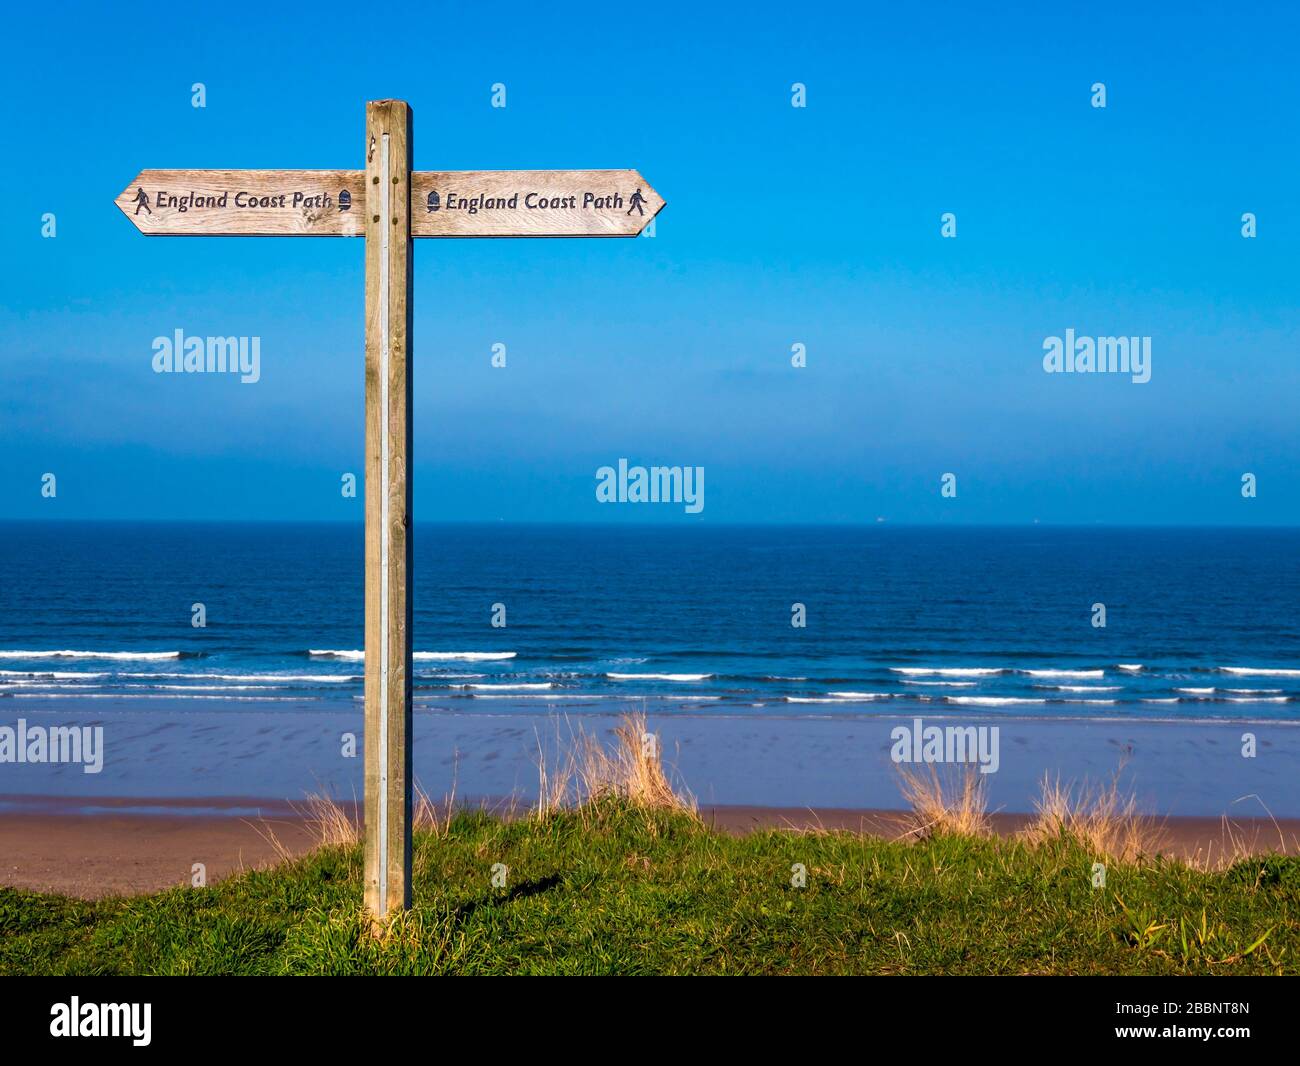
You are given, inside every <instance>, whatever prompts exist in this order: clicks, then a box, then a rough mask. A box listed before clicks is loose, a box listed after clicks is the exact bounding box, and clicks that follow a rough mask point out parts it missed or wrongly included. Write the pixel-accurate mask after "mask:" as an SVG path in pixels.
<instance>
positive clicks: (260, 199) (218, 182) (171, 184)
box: [115, 170, 365, 237]
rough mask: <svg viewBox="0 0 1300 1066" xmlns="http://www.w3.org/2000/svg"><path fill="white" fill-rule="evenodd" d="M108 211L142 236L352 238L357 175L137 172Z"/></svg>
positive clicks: (360, 193)
mask: <svg viewBox="0 0 1300 1066" xmlns="http://www.w3.org/2000/svg"><path fill="white" fill-rule="evenodd" d="M345 192H346V193H347V194H348V196H347V198H345V197H343V196H342V194H343V193H345ZM142 193H143V200H142V199H141V194H142ZM348 198H350V199H351V204H350V205H347V199H348ZM115 203H116V204H117V206H118V207H119V208H120V209H121V210H122V213H123V214H125V215H126V217H127V218H129V219H130V220H131V222H132V223H133V224H134V225H135V227H136V228H137V229H138V230H140V232H141V233H144V234H147V235H149V236H160V237H168V236H172V237H175V236H189V237H203V236H207V237H262V236H266V237H270V236H282V237H360V236H361V235H362V231H363V229H364V216H365V172H364V171H360V170H142V171H140V173H139V174H137V175H136V176H135V178H134V179H132V181H131V184H130V185H128V186H127V187H126V188H125V189H123V190H122V192H121V194H120V195H119V196H118V197H117V200H116V201H115Z"/></svg>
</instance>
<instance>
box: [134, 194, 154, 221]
mask: <svg viewBox="0 0 1300 1066" xmlns="http://www.w3.org/2000/svg"><path fill="white" fill-rule="evenodd" d="M133 202H134V203H135V213H136V214H137V215H138V214H139V213H140V208H142V207H143V208H144V211H145V214H147V215H152V214H153V211H152V210H150V208H149V194H148V193H147V192H145V191H144V189H137V190H136V194H135V200H134V201H133Z"/></svg>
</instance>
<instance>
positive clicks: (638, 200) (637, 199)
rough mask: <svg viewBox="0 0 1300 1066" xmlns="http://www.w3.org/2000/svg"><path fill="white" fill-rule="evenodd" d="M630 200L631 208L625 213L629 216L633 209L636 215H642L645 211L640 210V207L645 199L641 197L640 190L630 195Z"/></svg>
mask: <svg viewBox="0 0 1300 1066" xmlns="http://www.w3.org/2000/svg"><path fill="white" fill-rule="evenodd" d="M630 200H631V203H632V206H631V207H629V208H628V209H627V213H628V214H629V215H630V214H631V213H632V211H633V209H635V210H636V213H637V214H638V215H644V214H645V211H643V210H642V209H641V205H642V204H643V203H645V197H644V196H642V195H641V190H640V189H637V191H636V192H634V193H633V194H632V195H631V197H630Z"/></svg>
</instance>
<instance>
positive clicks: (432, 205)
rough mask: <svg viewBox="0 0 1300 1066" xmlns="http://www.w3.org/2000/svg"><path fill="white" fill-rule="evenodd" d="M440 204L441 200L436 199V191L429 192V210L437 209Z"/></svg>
mask: <svg viewBox="0 0 1300 1066" xmlns="http://www.w3.org/2000/svg"><path fill="white" fill-rule="evenodd" d="M441 206H442V201H441V200H439V199H438V193H437V191H436V190H435V191H434V192H431V193H429V210H430V211H431V212H432V211H437V210H438V208H440V207H441Z"/></svg>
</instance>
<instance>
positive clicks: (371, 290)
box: [365, 100, 412, 918]
mask: <svg viewBox="0 0 1300 1066" xmlns="http://www.w3.org/2000/svg"><path fill="white" fill-rule="evenodd" d="M365 188H366V195H365V235H366V632H365V640H366V682H365V694H366V704H365V706H366V741H365V751H366V845H365V879H366V888H365V902H366V908H367V909H368V910H369V912H370V913H371V914H372V915H373V916H375V917H377V918H382V917H384V916H386V915H388V914H389V913H391V912H392V911H395V910H400V909H405V908H407V907H409V906H410V904H411V784H412V782H411V595H410V591H411V586H410V573H411V527H410V514H411V467H410V462H411V374H410V365H411V364H410V357H411V110H410V108H409V107H408V106H407V105H406V104H405V103H404V102H403V101H401V100H376V101H371V102H369V103H367V104H366V177H365Z"/></svg>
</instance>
